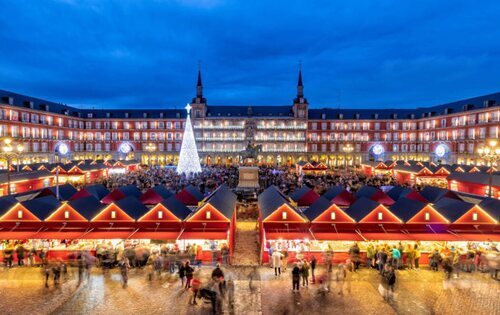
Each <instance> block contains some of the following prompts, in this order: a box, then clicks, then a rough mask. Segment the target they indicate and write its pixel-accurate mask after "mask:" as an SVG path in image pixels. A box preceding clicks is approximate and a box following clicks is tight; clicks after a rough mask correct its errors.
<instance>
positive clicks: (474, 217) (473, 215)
mask: <svg viewBox="0 0 500 315" xmlns="http://www.w3.org/2000/svg"><path fill="white" fill-rule="evenodd" d="M472 221H477V212H474V213H473V214H472Z"/></svg>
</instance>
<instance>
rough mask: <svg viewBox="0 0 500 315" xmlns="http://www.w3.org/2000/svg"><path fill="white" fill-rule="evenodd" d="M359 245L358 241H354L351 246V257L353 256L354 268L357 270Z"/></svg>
mask: <svg viewBox="0 0 500 315" xmlns="http://www.w3.org/2000/svg"><path fill="white" fill-rule="evenodd" d="M359 253H360V251H359V246H358V243H357V242H356V243H354V245H352V246H351V248H349V257H350V258H351V263H352V267H353V268H352V269H353V270H354V272H356V271H357V270H358V269H359Z"/></svg>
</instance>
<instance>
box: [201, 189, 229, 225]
mask: <svg viewBox="0 0 500 315" xmlns="http://www.w3.org/2000/svg"><path fill="white" fill-rule="evenodd" d="M236 199H237V197H236V195H235V194H234V193H233V192H232V191H231V190H230V189H229V187H228V186H227V185H226V184H222V185H220V186H219V187H218V188H217V189H216V190H215V191H214V192H213V193H212V194H211V195H210V196H209V197H207V199H206V200H205V203H208V204H210V205H211V206H212V207H214V208H215V209H217V210H218V211H219V212H220V213H222V214H223V215H224V216H225V217H226V218H228V219H231V218H232V217H233V212H234V210H235V207H236ZM202 207H203V206H202Z"/></svg>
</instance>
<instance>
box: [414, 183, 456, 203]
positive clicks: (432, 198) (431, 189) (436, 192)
mask: <svg viewBox="0 0 500 315" xmlns="http://www.w3.org/2000/svg"><path fill="white" fill-rule="evenodd" d="M420 195H422V197H424V198H425V199H427V200H429V202H432V203H436V202H437V201H439V200H440V199H441V198H444V197H448V198H453V199H460V198H459V197H458V196H457V195H456V194H455V193H453V192H452V191H451V190H448V189H444V188H439V187H435V186H426V187H424V189H422V191H421V192H420Z"/></svg>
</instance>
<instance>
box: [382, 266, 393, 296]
mask: <svg viewBox="0 0 500 315" xmlns="http://www.w3.org/2000/svg"><path fill="white" fill-rule="evenodd" d="M382 277H383V278H384V283H385V285H386V287H385V289H386V291H385V296H384V299H385V300H387V301H389V300H394V285H395V284H396V272H395V271H394V266H392V265H387V266H386V268H385V270H384V273H383V274H382Z"/></svg>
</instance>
